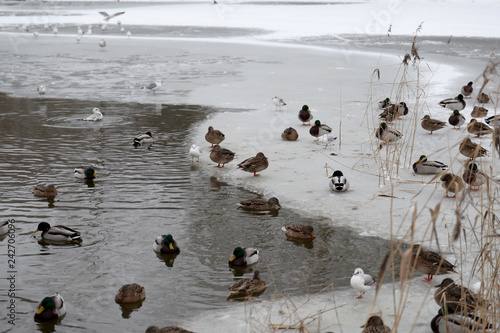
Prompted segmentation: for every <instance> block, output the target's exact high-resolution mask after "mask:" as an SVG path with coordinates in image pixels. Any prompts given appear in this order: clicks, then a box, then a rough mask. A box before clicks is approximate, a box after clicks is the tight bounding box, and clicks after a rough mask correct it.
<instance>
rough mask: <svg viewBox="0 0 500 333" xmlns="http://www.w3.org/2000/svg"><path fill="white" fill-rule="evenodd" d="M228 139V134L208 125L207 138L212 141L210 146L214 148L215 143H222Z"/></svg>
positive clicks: (209, 141)
mask: <svg viewBox="0 0 500 333" xmlns="http://www.w3.org/2000/svg"><path fill="white" fill-rule="evenodd" d="M225 139H226V136H225V135H224V133H222V132H221V131H219V130H216V129H214V128H213V127H212V126H208V132H207V134H205V140H207V141H208V143H211V144H212V145H211V146H210V148H213V147H214V145H218V144H220V143H221V142H222V141H224V140H225Z"/></svg>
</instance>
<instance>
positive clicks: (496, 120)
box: [484, 114, 500, 126]
mask: <svg viewBox="0 0 500 333" xmlns="http://www.w3.org/2000/svg"><path fill="white" fill-rule="evenodd" d="M484 122H485V123H487V124H488V125H492V126H499V125H500V114H497V115H494V116H491V117H488V118H486V119H485V120H484Z"/></svg>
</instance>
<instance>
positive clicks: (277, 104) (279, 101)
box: [272, 96, 286, 111]
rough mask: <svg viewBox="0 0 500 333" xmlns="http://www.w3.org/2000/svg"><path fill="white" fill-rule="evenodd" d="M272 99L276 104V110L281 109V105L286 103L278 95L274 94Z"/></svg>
mask: <svg viewBox="0 0 500 333" xmlns="http://www.w3.org/2000/svg"><path fill="white" fill-rule="evenodd" d="M272 100H273V103H274V105H275V107H274V110H278V109H279V110H280V111H281V107H282V106H284V105H286V103H285V101H284V100H283V99H282V98H279V97H278V96H274V97H273V98H272Z"/></svg>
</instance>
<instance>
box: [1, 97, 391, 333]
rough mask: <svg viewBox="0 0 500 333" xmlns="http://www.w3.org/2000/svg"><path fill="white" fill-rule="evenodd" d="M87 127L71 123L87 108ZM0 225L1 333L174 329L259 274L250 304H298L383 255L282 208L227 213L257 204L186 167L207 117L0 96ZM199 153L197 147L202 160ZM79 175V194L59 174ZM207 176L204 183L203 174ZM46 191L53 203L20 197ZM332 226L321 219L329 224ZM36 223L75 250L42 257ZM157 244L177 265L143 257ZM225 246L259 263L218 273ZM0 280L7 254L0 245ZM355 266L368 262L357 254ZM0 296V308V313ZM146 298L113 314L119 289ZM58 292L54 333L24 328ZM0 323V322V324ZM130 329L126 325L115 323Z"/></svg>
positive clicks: (45, 252)
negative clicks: (244, 203) (305, 227)
mask: <svg viewBox="0 0 500 333" xmlns="http://www.w3.org/2000/svg"><path fill="white" fill-rule="evenodd" d="M96 106H97V107H99V108H101V110H102V111H103V113H104V120H103V121H101V122H84V121H82V120H80V119H81V118H83V117H84V116H86V115H87V114H90V112H91V109H92V108H93V107H96ZM0 109H1V111H2V112H1V115H0V131H1V133H2V136H3V138H4V144H3V145H2V147H1V148H0V156H1V157H2V158H1V172H0V182H1V184H2V189H3V191H2V195H1V199H2V209H1V210H2V217H3V218H10V219H15V221H16V222H15V224H16V236H17V237H16V243H15V246H16V250H17V253H16V255H17V262H16V263H17V271H18V274H17V280H16V288H17V294H16V295H17V297H16V306H17V308H16V309H17V324H16V326H15V329H14V328H12V327H10V325H8V326H9V327H8V326H7V325H5V324H2V331H5V332H6V331H25V332H26V331H34V330H39V331H43V332H51V331H60V332H64V331H72V332H74V331H84V330H90V331H95V332H104V331H143V330H145V328H146V327H147V326H149V325H150V324H154V323H156V324H159V323H164V324H165V325H167V324H171V325H177V324H179V323H182V322H183V321H185V320H187V319H189V318H192V317H194V316H197V315H203V314H204V313H206V312H207V311H210V310H223V309H224V308H227V309H229V308H231V307H234V306H235V305H236V306H243V304H242V303H241V302H238V301H227V300H226V297H227V288H228V287H229V286H230V285H231V284H232V283H234V282H235V281H236V279H237V278H239V277H238V275H241V274H244V276H245V277H249V276H251V274H252V272H253V270H254V269H259V270H261V272H262V277H263V279H264V280H266V281H267V283H268V284H269V286H268V288H267V290H266V292H265V293H264V294H263V295H261V296H260V297H259V299H260V300H269V299H271V298H272V297H273V294H274V293H275V292H279V293H282V292H286V293H288V294H290V295H297V296H301V295H302V296H303V295H308V293H311V294H312V293H316V292H318V291H320V290H321V289H322V288H324V287H325V286H327V285H329V284H330V283H332V282H333V283H334V284H335V286H336V288H343V287H345V288H349V276H346V274H345V272H346V271H353V270H354V269H355V268H356V267H358V266H361V267H364V268H365V270H367V271H373V272H375V271H376V270H377V269H378V267H377V265H378V262H379V258H381V256H383V255H384V254H385V253H386V251H387V250H388V246H389V242H388V241H385V240H381V239H379V238H371V237H360V236H358V235H357V234H355V233H353V232H351V231H350V230H349V229H347V228H339V227H335V228H333V227H332V226H331V220H330V218H312V217H307V216H303V215H299V214H298V213H297V212H295V211H293V210H292V209H290V208H289V207H283V209H281V210H280V211H279V212H275V213H258V214H257V213H253V212H245V211H241V210H239V209H237V205H236V204H237V202H239V201H241V200H244V199H248V198H253V197H257V196H258V195H257V194H254V193H250V192H248V191H246V190H244V189H241V188H237V187H235V186H231V185H229V184H225V183H223V182H220V181H218V180H217V178H216V177H214V176H213V175H211V174H210V171H208V172H207V171H205V172H203V171H201V170H202V168H200V167H199V166H198V165H196V163H195V164H192V163H191V159H190V157H189V156H188V154H187V151H188V150H189V146H190V144H191V141H192V137H191V130H192V128H193V126H195V125H196V123H197V122H199V121H201V120H203V119H205V117H206V116H207V114H210V113H211V112H213V111H214V110H213V109H211V108H207V107H203V106H196V105H146V104H138V103H130V104H124V103H115V102H102V103H98V104H96V103H95V102H88V101H84V100H59V99H41V98H38V99H26V98H12V97H9V96H7V95H5V94H2V95H1V97H0ZM147 130H149V131H151V132H152V133H153V135H154V136H155V139H156V142H155V144H154V145H153V146H152V148H151V149H150V150H148V149H144V148H142V147H141V148H138V149H135V148H134V147H133V145H132V139H133V137H134V136H135V135H138V134H140V133H143V132H145V131H147ZM204 149H205V152H206V151H208V148H204ZM81 165H92V166H93V167H94V168H95V170H96V173H97V174H98V175H99V177H98V178H97V179H96V180H95V181H94V182H93V183H86V182H85V181H83V180H77V179H75V178H74V177H73V174H72V173H73V172H72V171H73V168H74V167H77V166H81ZM214 172H215V170H214ZM49 183H50V184H54V185H55V186H56V188H57V189H58V190H59V195H58V196H57V197H56V198H55V199H54V200H48V199H44V198H37V197H35V196H33V195H32V194H31V188H32V187H34V186H35V185H38V184H49ZM331 218H332V219H335V217H331ZM41 221H47V222H49V223H50V224H51V225H56V224H62V225H66V226H69V227H72V228H75V229H77V230H79V231H80V232H81V233H82V239H83V241H82V242H81V243H79V244H71V245H64V246H63V245H54V244H47V243H45V242H42V241H41V240H40V237H41V235H40V233H38V234H33V233H32V231H34V230H35V229H36V226H37V225H38V223H39V222H41ZM289 223H304V224H311V225H313V226H314V229H315V233H316V235H317V238H316V239H315V240H314V241H313V242H294V241H290V240H287V239H286V237H285V236H284V233H283V232H282V231H281V226H282V225H285V224H289ZM166 233H171V234H172V235H174V237H175V239H176V240H177V242H178V244H179V246H180V248H181V253H180V255H179V256H177V257H176V258H175V260H174V261H173V262H172V261H169V260H166V259H165V258H159V257H157V256H156V254H155V253H154V252H153V250H152V243H153V241H154V239H155V237H156V236H157V235H160V234H166ZM236 246H254V247H257V248H259V249H260V250H261V261H260V262H259V263H258V264H256V265H254V267H250V268H247V269H246V270H243V271H237V272H234V271H232V270H231V269H230V268H229V267H228V265H227V261H228V259H229V257H230V255H231V253H232V250H233V249H234V247H236ZM0 253H1V258H2V259H1V262H2V263H1V265H2V267H4V268H5V267H6V261H7V256H6V254H7V241H6V240H5V239H4V240H3V241H2V242H0ZM367 254H369V255H367ZM1 281H2V282H1V284H0V289H1V293H0V304H3V305H0V306H1V307H2V308H5V305H6V304H7V302H8V300H9V299H8V297H7V292H6V289H7V285H6V283H5V280H4V279H2V280H1ZM132 282H136V283H139V284H141V285H143V286H144V287H145V288H146V300H145V301H144V302H143V303H142V304H140V306H138V307H137V308H121V307H120V306H119V305H117V304H115V302H114V294H115V293H116V291H117V290H118V288H119V287H120V286H121V285H123V284H125V283H132ZM55 292H59V293H60V294H61V295H62V296H63V297H64V298H65V301H66V303H67V308H68V314H67V316H66V318H64V319H63V320H62V321H61V322H60V323H58V324H56V325H55V326H54V324H53V323H52V324H39V323H35V322H34V321H33V314H34V312H33V311H34V308H35V306H36V303H37V302H38V301H40V300H41V299H42V298H43V297H44V296H46V295H50V294H53V293H55ZM0 319H1V321H2V323H6V321H7V317H6V313H5V311H4V310H2V314H1V317H0ZM129 319H130V320H129Z"/></svg>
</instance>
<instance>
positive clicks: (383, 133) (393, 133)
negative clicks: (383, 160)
mask: <svg viewBox="0 0 500 333" xmlns="http://www.w3.org/2000/svg"><path fill="white" fill-rule="evenodd" d="M375 136H376V137H377V139H379V140H380V141H382V142H383V143H384V144H387V143H391V142H396V141H398V140H400V139H401V138H402V137H403V134H401V133H400V132H399V131H398V130H397V129H395V128H391V127H388V126H387V124H386V123H381V124H380V126H379V127H378V128H377V130H376V131H375Z"/></svg>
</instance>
